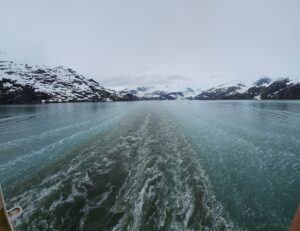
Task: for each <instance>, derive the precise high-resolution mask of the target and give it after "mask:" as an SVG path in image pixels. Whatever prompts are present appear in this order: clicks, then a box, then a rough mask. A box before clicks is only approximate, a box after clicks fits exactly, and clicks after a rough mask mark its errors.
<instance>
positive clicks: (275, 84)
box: [194, 78, 300, 100]
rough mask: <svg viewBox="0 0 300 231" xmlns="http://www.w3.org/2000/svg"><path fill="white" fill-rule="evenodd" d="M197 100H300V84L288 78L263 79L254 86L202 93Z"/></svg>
mask: <svg viewBox="0 0 300 231" xmlns="http://www.w3.org/2000/svg"><path fill="white" fill-rule="evenodd" d="M194 99H196V100H224V99H257V100H259V99H300V83H298V82H295V81H291V80H290V79H288V78H280V79H277V80H275V81H272V80H271V79H269V78H262V79H259V80H258V81H256V82H255V83H254V84H253V86H251V87H246V86H245V85H243V84H234V85H230V83H229V84H227V85H226V86H219V87H215V88H211V89H208V90H206V91H203V92H201V93H200V94H199V95H197V96H196V97H195V98H194Z"/></svg>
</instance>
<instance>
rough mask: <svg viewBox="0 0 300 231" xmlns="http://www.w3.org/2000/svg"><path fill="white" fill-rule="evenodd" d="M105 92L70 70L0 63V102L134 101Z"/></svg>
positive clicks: (100, 87) (127, 95) (128, 97)
mask: <svg viewBox="0 0 300 231" xmlns="http://www.w3.org/2000/svg"><path fill="white" fill-rule="evenodd" d="M134 99H136V98H135V97H131V95H130V94H126V95H120V94H118V93H116V92H115V91H113V90H109V89H105V88H104V87H102V86H101V85H100V84H99V83H98V82H96V81H95V80H93V79H86V78H85V77H84V76H83V75H80V74H78V73H77V72H76V71H74V70H72V69H70V68H64V67H61V66H60V67H55V68H48V67H45V66H29V65H26V64H25V65H24V64H16V63H14V62H8V61H0V103H39V102H84V101H85V102H86V101H93V102H97V101H100V102H103V101H122V100H134Z"/></svg>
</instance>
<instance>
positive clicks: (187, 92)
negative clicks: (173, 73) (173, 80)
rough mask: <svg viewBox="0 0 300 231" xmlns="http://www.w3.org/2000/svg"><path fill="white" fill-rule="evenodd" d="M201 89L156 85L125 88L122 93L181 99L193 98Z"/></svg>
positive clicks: (144, 96)
mask: <svg viewBox="0 0 300 231" xmlns="http://www.w3.org/2000/svg"><path fill="white" fill-rule="evenodd" d="M200 92H201V91H200V90H199V89H197V90H195V89H192V88H189V87H178V86H170V85H161V86H155V87H137V88H135V89H125V90H123V91H120V93H130V94H132V95H135V96H136V97H138V98H139V99H140V100H180V99H193V97H195V96H196V95H197V94H199V93H200Z"/></svg>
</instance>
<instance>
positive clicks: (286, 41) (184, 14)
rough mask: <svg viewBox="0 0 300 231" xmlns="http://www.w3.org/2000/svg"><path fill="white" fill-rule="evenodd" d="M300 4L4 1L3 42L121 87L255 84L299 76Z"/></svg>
mask: <svg viewBox="0 0 300 231" xmlns="http://www.w3.org/2000/svg"><path fill="white" fill-rule="evenodd" d="M16 6H17V7H16ZM299 8H300V1H296V0H285V1H274V0H252V1H240V0H226V1H222V0H189V1H186V0H164V1H161V0H126V1H124V0H89V1H74V0H51V1H40V0H26V1H22V0H1V7H0V28H1V36H0V44H1V49H2V50H3V51H5V52H7V53H8V54H9V55H7V57H6V58H7V59H8V58H9V59H12V60H13V61H17V62H20V63H29V64H44V65H48V66H56V65H63V66H66V67H70V68H73V69H75V70H77V71H78V72H80V73H82V74H85V75H87V76H92V77H94V78H95V79H97V80H99V81H100V82H102V83H103V84H109V85H114V86H120V85H125V84H135V83H136V84H138V85H144V84H145V85H148V84H160V83H163V82H170V83H176V84H185V83H186V84H192V85H195V84H196V85H197V86H200V87H205V86H210V85H213V84H219V83H222V82H228V81H231V80H241V81H243V82H249V83H252V82H253V81H255V80H256V79H257V78H259V77H260V76H271V77H272V78H276V77H280V76H289V77H295V76H296V77H298V76H299V75H300V68H299V64H298V60H300V43H299V39H300V27H299V21H300V14H299V12H298V11H299V10H298V9H299ZM2 56H3V55H2ZM123 73H126V74H123ZM174 73H175V75H174ZM186 76H187V77H186ZM212 76H214V77H213V78H212Z"/></svg>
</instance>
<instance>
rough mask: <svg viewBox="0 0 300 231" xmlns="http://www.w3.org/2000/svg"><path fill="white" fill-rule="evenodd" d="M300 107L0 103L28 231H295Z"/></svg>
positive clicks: (5, 161)
mask: <svg viewBox="0 0 300 231" xmlns="http://www.w3.org/2000/svg"><path fill="white" fill-rule="evenodd" d="M299 125H300V102H298V101H264V102H256V101H255V102H254V101H209V102H203V101H201V102H199V101H176V102H175V101H173V102H136V103H133V102H130V103H82V104H81V103H76V104H50V105H23V106H0V179H1V183H2V186H3V191H4V195H5V198H6V201H7V204H8V207H10V206H13V205H21V206H22V208H23V214H22V216H21V217H20V218H18V219H17V220H16V221H15V222H14V226H15V229H16V230H286V229H287V227H288V225H289V223H290V221H291V218H292V216H293V213H294V210H295V208H296V206H297V204H298V202H299V201H300V127H299Z"/></svg>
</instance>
